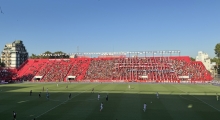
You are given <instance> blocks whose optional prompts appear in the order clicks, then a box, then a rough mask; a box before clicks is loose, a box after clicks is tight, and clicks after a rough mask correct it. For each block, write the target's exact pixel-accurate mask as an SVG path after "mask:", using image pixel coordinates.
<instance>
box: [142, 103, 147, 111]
mask: <svg viewBox="0 0 220 120" xmlns="http://www.w3.org/2000/svg"><path fill="white" fill-rule="evenodd" d="M146 109H147V104H146V103H144V109H143V110H144V112H145V111H146Z"/></svg>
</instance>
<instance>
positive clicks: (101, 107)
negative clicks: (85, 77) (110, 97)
mask: <svg viewBox="0 0 220 120" xmlns="http://www.w3.org/2000/svg"><path fill="white" fill-rule="evenodd" d="M102 109H103V103H101V105H100V112H101V111H102Z"/></svg>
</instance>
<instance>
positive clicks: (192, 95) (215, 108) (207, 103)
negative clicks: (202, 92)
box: [176, 87, 220, 112]
mask: <svg viewBox="0 0 220 120" xmlns="http://www.w3.org/2000/svg"><path fill="white" fill-rule="evenodd" d="M176 88H177V87H176ZM177 89H179V88H177ZM179 90H180V91H182V92H184V93H187V92H185V91H183V90H181V89H179ZM190 96H193V95H190ZM193 97H194V98H196V99H198V100H200V101H201V102H203V103H204V104H206V105H208V106H210V107H211V108H213V109H215V110H217V111H218V112H220V110H219V109H217V108H215V107H214V106H212V105H210V104H208V103H207V102H205V101H203V100H201V99H199V98H197V97H195V96H193Z"/></svg>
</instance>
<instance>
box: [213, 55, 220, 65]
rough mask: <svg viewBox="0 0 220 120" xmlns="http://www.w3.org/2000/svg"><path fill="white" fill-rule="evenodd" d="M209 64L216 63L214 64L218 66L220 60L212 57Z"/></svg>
mask: <svg viewBox="0 0 220 120" xmlns="http://www.w3.org/2000/svg"><path fill="white" fill-rule="evenodd" d="M211 62H216V64H218V65H219V64H220V59H218V58H216V57H214V58H212V59H211Z"/></svg>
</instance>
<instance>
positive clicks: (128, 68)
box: [0, 56, 213, 83]
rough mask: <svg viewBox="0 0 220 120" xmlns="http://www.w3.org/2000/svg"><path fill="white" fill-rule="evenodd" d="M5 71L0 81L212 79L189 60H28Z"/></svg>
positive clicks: (84, 58) (179, 80)
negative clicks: (14, 68) (13, 68)
mask: <svg viewBox="0 0 220 120" xmlns="http://www.w3.org/2000/svg"><path fill="white" fill-rule="evenodd" d="M5 71H6V70H4V69H0V79H1V80H6V79H7V80H8V79H16V80H24V81H36V80H37V81H38V82H57V81H59V82H61V81H64V82H65V81H69V80H70V81H72V82H73V81H77V82H79V81H84V82H171V83H180V82H189V83H194V82H208V81H211V80H212V79H213V78H212V77H211V74H210V73H209V71H208V70H206V68H205V66H204V65H203V63H202V62H198V61H191V60H190V57H189V56H176V57H174V56H172V57H125V56H119V57H98V58H86V57H81V58H70V59H29V60H27V61H26V62H25V63H23V64H22V65H21V66H20V67H19V68H18V69H16V70H11V69H8V70H7V71H8V72H6V73H5ZM36 76H38V77H39V79H36ZM70 76H71V77H72V78H71V79H69V77H70Z"/></svg>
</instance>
